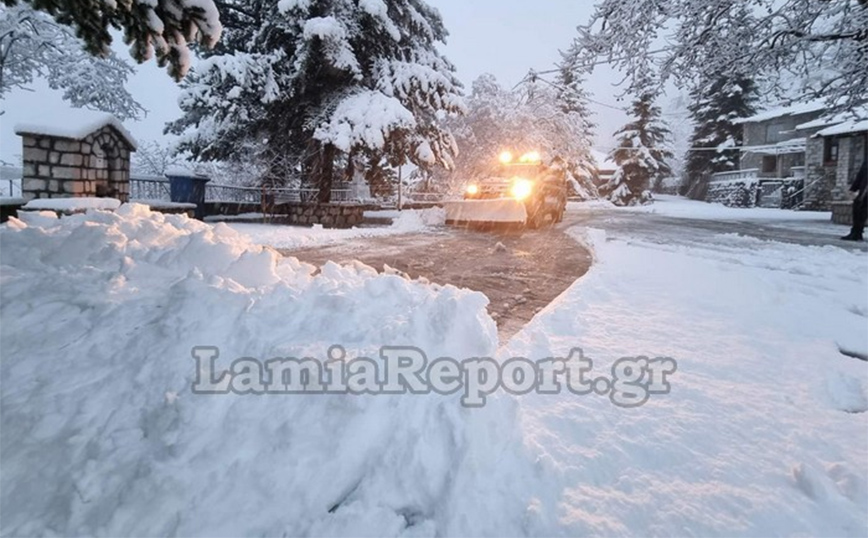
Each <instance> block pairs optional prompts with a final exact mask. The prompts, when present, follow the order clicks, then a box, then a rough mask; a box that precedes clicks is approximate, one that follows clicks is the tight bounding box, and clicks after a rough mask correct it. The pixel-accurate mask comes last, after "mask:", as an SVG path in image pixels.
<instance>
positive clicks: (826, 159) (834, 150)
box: [823, 138, 838, 166]
mask: <svg viewBox="0 0 868 538" xmlns="http://www.w3.org/2000/svg"><path fill="white" fill-rule="evenodd" d="M825 140H826V144H825V148H824V149H823V163H824V164H825V165H826V166H833V165H836V164H838V139H837V138H826V139H825Z"/></svg>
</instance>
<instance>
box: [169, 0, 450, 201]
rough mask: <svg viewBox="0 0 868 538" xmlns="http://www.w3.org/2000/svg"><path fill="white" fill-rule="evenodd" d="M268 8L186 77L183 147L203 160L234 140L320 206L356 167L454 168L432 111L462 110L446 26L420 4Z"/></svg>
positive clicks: (379, 0) (238, 0)
mask: <svg viewBox="0 0 868 538" xmlns="http://www.w3.org/2000/svg"><path fill="white" fill-rule="evenodd" d="M248 1H250V2H257V3H258V0H248ZM234 4H235V6H236V7H239V8H242V7H243V6H244V5H246V2H245V0H234ZM265 11H266V12H267V15H266V16H265V17H264V18H263V26H262V27H261V28H258V29H252V28H251V26H250V24H248V23H245V26H243V27H240V28H238V29H234V28H228V31H227V34H228V35H229V36H230V40H229V41H228V42H227V44H226V46H224V47H222V48H221V50H220V53H219V54H215V55H214V56H212V57H210V58H208V59H207V60H206V61H204V62H202V63H201V65H200V66H199V67H197V70H196V72H195V73H194V74H193V75H192V76H191V77H190V78H189V82H188V83H187V85H186V89H185V91H184V93H183V95H182V97H181V102H180V104H181V109H182V110H183V111H184V116H183V117H182V118H181V119H179V120H177V121H176V122H174V123H172V124H170V125H169V127H168V129H169V130H170V131H172V132H175V133H178V134H182V138H181V142H180V149H182V150H188V151H190V153H191V154H192V155H193V156H195V157H196V158H200V159H206V160H209V159H222V158H226V157H227V156H229V155H231V153H232V152H233V148H234V146H235V145H236V144H238V143H239V142H240V141H254V142H255V143H259V144H261V145H263V147H264V148H266V149H268V150H269V151H281V152H283V153H284V154H286V155H288V156H290V157H291V159H290V162H292V163H294V164H293V168H294V169H299V170H301V172H302V175H303V176H304V178H305V179H306V181H308V182H309V183H312V184H316V185H317V186H318V187H319V189H320V190H319V192H320V197H319V200H320V201H327V200H328V197H329V195H330V191H331V189H330V187H331V184H332V182H333V181H334V180H335V179H340V178H346V177H347V176H348V175H349V174H350V173H351V171H352V167H354V166H357V163H358V162H359V161H360V159H361V160H363V161H367V162H368V166H372V163H374V162H375V161H376V162H379V159H381V158H383V157H384V156H385V158H386V161H387V163H388V164H389V165H390V166H398V165H400V164H403V163H405V162H408V161H409V162H412V163H413V164H416V165H417V166H423V167H431V166H435V165H438V164H439V165H444V166H450V165H451V163H452V157H453V155H454V154H455V152H456V150H455V143H454V139H453V138H452V135H451V134H450V133H449V132H448V131H447V130H445V129H443V128H442V127H441V124H440V122H439V121H438V115H439V114H441V113H447V114H449V113H459V112H461V111H462V110H463V106H462V97H461V85H460V83H459V82H458V79H457V78H456V76H455V68H454V67H453V66H452V64H451V63H449V61H448V60H446V59H445V58H444V57H443V56H442V55H441V54H440V53H439V52H438V51H437V44H438V43H441V42H443V41H444V39H445V37H446V29H445V28H444V26H443V22H442V20H441V18H440V15H439V13H438V12H437V11H436V10H434V9H433V8H431V7H429V6H428V5H427V4H426V3H425V2H424V1H423V0H280V1H277V0H272V1H271V3H270V4H269V6H268V8H267V9H266V10H265ZM236 34H237V35H236ZM240 36H247V37H248V39H247V41H245V39H243V38H239V37H240ZM230 45H231V46H237V47H238V48H236V49H235V50H226V49H228V46H230ZM242 47H243V48H242ZM350 163H353V164H352V165H351V164H350ZM280 175H282V174H275V176H280ZM283 175H285V174H283Z"/></svg>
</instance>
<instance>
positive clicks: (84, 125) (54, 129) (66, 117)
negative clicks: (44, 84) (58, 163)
mask: <svg viewBox="0 0 868 538" xmlns="http://www.w3.org/2000/svg"><path fill="white" fill-rule="evenodd" d="M106 125H110V126H112V127H114V128H115V129H116V130H117V131H118V132H119V133H120V134H121V136H123V137H124V140H126V141H127V143H128V144H129V145H130V146H132V148H133V149H136V147H137V146H138V144H137V143H136V139H135V138H133V135H131V134H130V132H129V131H127V129H126V128H125V127H124V125H123V124H122V123H121V122H120V120H118V119H117V118H116V117H114V116H113V115H111V114H108V113H106V112H96V111H93V110H85V109H82V108H70V109H67V110H65V111H64V112H62V113H60V114H56V115H55V116H54V118H53V119H52V120H50V121H42V122H40V123H27V122H25V123H19V124H17V125H15V134H17V135H24V134H28V135H45V136H56V137H59V138H71V139H73V140H81V139H82V138H85V137H86V136H87V135H89V134H91V133H92V132H94V131H97V130H99V129H101V128H103V127H105V126H106Z"/></svg>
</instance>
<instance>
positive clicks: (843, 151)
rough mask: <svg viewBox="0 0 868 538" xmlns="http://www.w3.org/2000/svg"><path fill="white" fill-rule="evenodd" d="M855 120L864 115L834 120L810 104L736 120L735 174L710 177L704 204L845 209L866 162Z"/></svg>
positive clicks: (864, 130)
mask: <svg viewBox="0 0 868 538" xmlns="http://www.w3.org/2000/svg"><path fill="white" fill-rule="evenodd" d="M859 118H868V110H866V111H862V112H861V113H857V114H855V115H853V114H849V115H842V116H837V117H834V116H830V115H829V114H828V113H827V111H826V107H825V105H824V103H822V102H817V101H814V102H811V103H805V104H800V105H796V106H791V107H786V108H777V109H773V110H768V111H765V112H762V113H759V114H756V115H754V116H751V117H749V118H743V119H740V120H736V122H735V123H736V124H741V125H742V128H743V129H744V143H743V146H742V148H741V151H742V155H741V159H740V165H739V170H735V171H732V172H721V173H717V174H713V175H712V176H711V178H710V180H709V184H708V194H707V196H706V200H708V201H712V202H720V203H724V204H726V205H731V206H736V207H753V206H761V207H783V208H798V209H807V210H819V211H829V210H830V209H833V206H834V205H835V204H838V205H841V204H846V205H849V197H848V194H847V191H848V189H849V186H850V182H851V181H852V178H853V177H854V175H855V173H856V171H857V170H858V169H859V166H861V164H862V161H863V160H865V159H866V158H868V157H866V155H868V154H866V152H868V120H865V119H861V120H860V119H859ZM839 212H840V210H839V211H838V212H836V215H837V213H839ZM835 218H836V221H837V220H838V218H839V217H835Z"/></svg>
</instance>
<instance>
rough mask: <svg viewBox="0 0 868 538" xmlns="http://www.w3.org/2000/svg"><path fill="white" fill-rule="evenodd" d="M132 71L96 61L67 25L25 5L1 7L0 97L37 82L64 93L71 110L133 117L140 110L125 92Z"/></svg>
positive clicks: (110, 57) (111, 58)
mask: <svg viewBox="0 0 868 538" xmlns="http://www.w3.org/2000/svg"><path fill="white" fill-rule="evenodd" d="M132 73H133V69H132V67H130V66H129V65H128V64H127V63H126V62H124V61H123V60H121V59H120V58H118V57H117V56H116V55H115V54H113V53H109V54H107V55H106V56H105V57H104V58H99V57H95V56H93V55H91V54H88V53H87V52H85V50H84V44H83V43H82V41H81V40H80V39H79V38H77V37H76V36H75V35H74V34H73V32H72V29H71V28H69V27H68V26H65V25H62V24H58V23H57V22H56V21H55V20H54V19H52V18H51V17H50V16H49V15H47V14H46V13H44V12H42V11H36V10H34V9H31V8H30V7H28V6H27V5H26V4H18V5H12V6H8V7H7V6H4V5H3V4H0V97H3V96H4V95H6V94H7V93H8V92H10V91H12V90H14V89H27V87H28V86H29V85H30V84H31V83H32V82H33V80H34V79H36V78H44V79H45V80H46V81H47V82H48V85H49V86H50V87H51V88H52V89H55V90H61V91H62V92H63V98H64V99H65V100H66V101H68V102H69V103H70V104H71V105H72V106H74V107H76V108H91V109H94V110H101V111H103V112H109V113H111V114H114V115H115V116H117V117H118V118H119V119H121V120H127V119H132V118H138V117H139V116H141V114H142V113H144V112H145V109H144V108H142V106H141V105H140V104H139V103H138V102H137V101H136V100H135V99H134V98H133V96H132V95H131V94H130V93H129V92H128V91H127V90H126V88H125V86H126V82H127V78H128V77H129V76H130V75H131V74H132Z"/></svg>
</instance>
